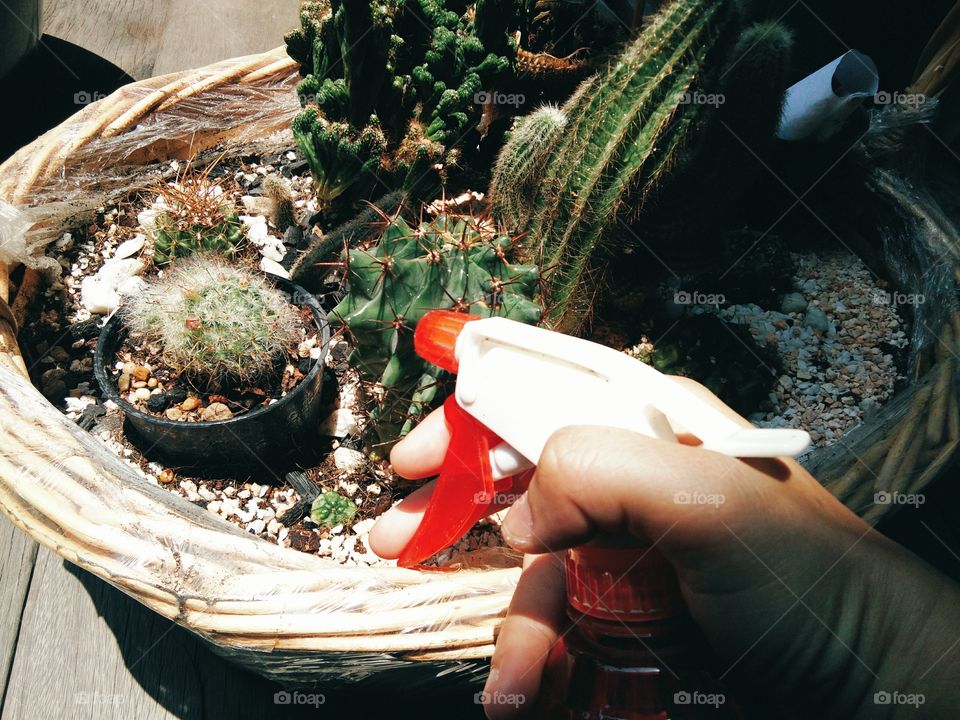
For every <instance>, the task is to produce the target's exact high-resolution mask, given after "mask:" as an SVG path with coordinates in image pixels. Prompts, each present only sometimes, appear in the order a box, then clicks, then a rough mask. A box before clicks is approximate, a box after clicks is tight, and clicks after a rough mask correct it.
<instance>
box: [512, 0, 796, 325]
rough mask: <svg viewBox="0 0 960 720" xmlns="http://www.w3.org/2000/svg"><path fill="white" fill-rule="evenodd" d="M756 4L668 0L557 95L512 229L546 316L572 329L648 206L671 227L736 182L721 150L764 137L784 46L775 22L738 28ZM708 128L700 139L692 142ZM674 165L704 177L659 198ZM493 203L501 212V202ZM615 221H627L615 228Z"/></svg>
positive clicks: (778, 89)
mask: <svg viewBox="0 0 960 720" xmlns="http://www.w3.org/2000/svg"><path fill="white" fill-rule="evenodd" d="M757 12H758V11H757V10H756V9H755V4H754V3H751V2H746V1H741V2H737V1H735V0H674V1H673V2H671V3H669V4H667V5H666V6H665V7H664V9H663V10H662V11H661V12H660V14H659V15H657V16H656V17H655V18H654V19H653V20H652V21H651V22H650V23H649V24H648V25H647V26H646V28H645V29H644V30H643V32H642V33H641V34H640V36H638V37H637V39H636V40H634V41H633V42H632V43H631V44H630V45H629V46H628V47H627V48H626V49H625V50H624V51H623V53H622V54H621V55H620V56H619V57H618V58H617V59H616V61H615V62H613V63H612V64H611V65H610V67H609V68H608V69H607V70H606V71H605V72H604V73H602V74H601V75H599V76H597V77H595V78H591V79H590V80H588V81H587V82H586V83H585V84H584V86H583V87H582V88H581V90H580V91H578V92H577V93H576V94H575V96H574V97H573V98H571V100H570V101H569V102H568V103H567V105H565V107H564V113H565V115H566V116H567V118H569V120H568V123H567V126H566V127H565V129H564V131H563V132H561V133H558V134H557V139H556V141H555V142H554V143H553V147H552V149H551V152H550V154H549V158H548V160H547V162H546V164H545V166H544V169H543V172H542V174H541V175H540V177H539V179H538V182H537V183H536V190H535V193H534V194H533V195H531V196H530V198H529V199H528V200H527V201H525V202H528V203H529V208H530V210H529V211H528V212H529V213H530V220H529V221H528V222H527V224H526V226H525V227H524V228H522V229H525V230H526V231H527V238H528V240H527V246H526V253H527V256H528V257H530V258H537V259H538V260H540V262H541V263H542V265H543V266H544V267H549V268H552V271H551V273H550V275H549V277H548V278H546V282H545V288H544V293H545V296H544V302H545V305H546V306H547V308H548V311H547V316H548V321H549V322H550V323H551V324H552V325H554V326H555V327H558V328H560V329H562V330H565V331H569V332H576V331H578V330H580V329H581V328H582V327H583V325H584V324H585V322H586V321H587V320H588V319H589V316H590V311H591V308H592V306H593V302H594V297H595V295H596V293H597V291H598V290H599V289H601V288H603V283H604V276H605V274H606V270H607V265H608V263H609V259H610V257H611V251H612V250H613V249H615V248H616V247H618V246H622V245H625V244H629V243H630V242H636V241H633V240H628V239H627V238H630V237H631V234H634V235H637V236H639V238H640V242H639V243H636V244H637V245H650V244H653V242H654V238H653V237H651V236H649V235H647V232H646V231H645V229H644V224H643V223H644V221H645V213H647V212H648V210H649V209H650V208H651V207H655V208H656V211H657V213H658V216H657V223H655V224H656V225H657V227H659V228H661V229H662V226H663V225H664V224H666V223H669V222H671V221H672V222H674V223H675V224H676V225H678V226H680V225H683V224H684V223H685V222H686V221H687V219H688V218H690V217H697V216H698V213H701V215H702V214H704V213H706V212H707V211H708V210H709V209H710V207H711V203H714V200H713V199H712V196H713V194H714V193H716V192H717V189H718V188H720V189H721V190H720V193H721V194H722V195H723V196H724V197H725V198H729V197H732V196H734V195H735V194H736V192H742V191H743V189H744V187H745V184H746V181H745V179H744V178H742V177H740V171H739V170H737V169H736V163H733V162H731V160H730V158H731V157H737V158H738V159H740V160H742V158H743V155H744V154H746V155H747V157H748V158H749V157H750V155H749V153H750V151H749V150H747V148H750V149H751V150H752V151H753V152H758V151H759V150H758V148H761V149H762V147H763V146H764V145H765V144H766V143H768V142H770V141H772V136H773V132H774V130H775V128H776V125H775V122H773V120H774V119H776V118H778V117H779V113H780V105H781V103H782V98H783V92H784V89H785V85H786V83H785V72H784V70H785V67H786V61H785V59H784V58H785V57H786V56H788V55H787V54H788V53H789V49H790V42H789V33H787V32H786V31H784V30H782V28H780V27H779V26H777V25H769V26H767V27H763V26H760V27H757V28H749V29H747V30H746V32H744V31H745V29H746V28H748V27H749V23H750V21H751V19H752V18H754V17H755V16H756V15H757ZM741 36H742V37H741ZM738 41H739V42H738ZM738 51H739V54H738ZM727 57H729V58H730V60H729V62H728V63H727V62H725V61H724V58H727ZM725 93H726V94H728V95H730V98H729V101H730V102H729V103H727V102H724V101H725V100H726V99H727V98H726V97H725V96H724V94H725ZM738 128H739V129H740V130H741V131H742V133H743V134H742V135H741V134H738V132H737V130H738ZM708 129H709V140H710V141H709V144H708V143H707V142H700V140H701V139H702V138H706V137H707V136H708ZM512 162H513V160H508V159H503V158H501V161H500V164H501V165H505V164H506V165H509V164H512ZM674 176H676V177H683V178H685V179H686V182H688V183H690V179H691V178H692V179H699V180H701V181H702V180H704V179H709V187H708V188H707V189H706V190H704V189H703V188H702V187H701V188H700V190H701V191H700V193H699V194H697V193H693V192H691V191H689V190H683V189H681V188H682V186H679V185H678V189H677V191H676V192H674V193H673V195H672V197H673V198H674V201H672V202H668V201H666V200H663V199H662V198H661V193H668V192H670V186H671V183H672V180H673V178H674ZM501 197H502V195H501ZM658 199H659V200H660V202H658ZM511 202H513V203H516V202H517V201H516V200H513V201H511ZM524 207H526V206H524ZM495 212H500V213H502V214H503V215H505V216H509V215H510V209H509V208H504V207H503V206H502V205H501V206H499V207H498V208H495ZM525 212H526V211H525ZM624 221H629V222H630V223H632V224H634V223H635V224H636V225H637V226H636V227H634V228H633V229H624V228H620V227H617V225H618V224H619V223H621V222H624ZM651 235H652V233H651Z"/></svg>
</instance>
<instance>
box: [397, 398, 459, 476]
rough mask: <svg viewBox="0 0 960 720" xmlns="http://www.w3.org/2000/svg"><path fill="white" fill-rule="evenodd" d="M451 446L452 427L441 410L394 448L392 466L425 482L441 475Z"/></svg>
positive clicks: (401, 473) (439, 408)
mask: <svg viewBox="0 0 960 720" xmlns="http://www.w3.org/2000/svg"><path fill="white" fill-rule="evenodd" d="M448 445H450V428H449V427H447V422H446V420H445V418H444V415H443V407H442V406H441V407H438V408H437V409H436V410H434V411H433V412H432V413H430V414H429V415H427V417H425V418H424V419H423V420H422V421H421V422H420V424H419V425H417V426H416V427H415V428H414V429H413V430H411V431H410V434H409V435H407V436H406V437H405V438H404V439H403V440H401V441H400V442H398V443H397V444H396V445H394V446H393V450H392V451H391V452H390V464H391V465H393V469H394V470H396V472H397V474H398V475H400V476H401V477H405V478H407V479H409V480H421V479H423V478H428V477H433V476H434V475H436V474H438V473H439V472H440V466H441V465H442V464H443V456H444V455H446V454H447V446H448Z"/></svg>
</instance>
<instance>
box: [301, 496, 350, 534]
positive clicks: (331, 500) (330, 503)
mask: <svg viewBox="0 0 960 720" xmlns="http://www.w3.org/2000/svg"><path fill="white" fill-rule="evenodd" d="M356 514H357V504H356V503H355V502H353V500H351V499H350V498H348V497H344V496H343V495H341V494H340V493H338V492H334V491H332V490H327V491H326V492H323V493H321V494H320V495H317V497H316V498H315V499H314V501H313V504H312V505H311V506H310V519H311V520H313V522H315V523H316V524H317V525H318V526H319V527H321V528H332V527H336V526H337V525H346V524H347V523H348V522H350V521H351V520H353V518H354V516H355V515H356Z"/></svg>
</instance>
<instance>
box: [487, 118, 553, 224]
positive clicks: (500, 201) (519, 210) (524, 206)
mask: <svg viewBox="0 0 960 720" xmlns="http://www.w3.org/2000/svg"><path fill="white" fill-rule="evenodd" d="M566 125H567V116H566V115H564V113H563V111H562V110H560V108H558V107H554V106H552V105H545V106H543V107H542V108H539V109H537V110H535V111H534V112H532V113H531V114H530V115H526V116H524V117H521V118H519V119H518V120H517V122H516V125H515V127H514V129H513V131H512V132H511V133H510V138H509V139H508V140H507V144H506V145H504V147H503V150H502V151H501V152H500V155H499V156H498V158H497V163H496V165H495V166H494V168H493V177H492V178H491V180H490V204H491V206H492V207H494V208H495V216H496V218H497V219H498V220H500V221H501V222H503V223H504V224H505V225H506V226H507V227H511V228H518V227H522V226H523V225H524V224H525V223H526V221H527V220H528V219H529V218H530V215H531V214H532V212H533V205H532V203H531V199H532V197H533V196H534V195H535V194H536V192H537V187H536V186H537V182H538V181H539V179H540V175H541V173H542V172H543V168H544V167H545V166H546V164H547V161H548V160H549V159H550V151H551V150H552V148H553V145H554V143H555V142H556V141H557V139H558V138H559V137H560V134H561V133H562V132H563V129H564V128H565V127H566Z"/></svg>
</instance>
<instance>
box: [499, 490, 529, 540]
mask: <svg viewBox="0 0 960 720" xmlns="http://www.w3.org/2000/svg"><path fill="white" fill-rule="evenodd" d="M501 529H502V531H503V537H504V539H505V540H506V541H507V543H508V544H510V545H513V546H524V545H528V544H529V543H530V541H531V539H532V537H533V515H532V514H531V513H530V503H529V502H527V493H524V494H523V495H521V496H520V499H519V500H517V501H516V502H515V503H514V504H513V507H512V508H510V512H508V513H507V517H506V519H505V520H504V521H503V527H502V528H501ZM519 549H522V548H519Z"/></svg>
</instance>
